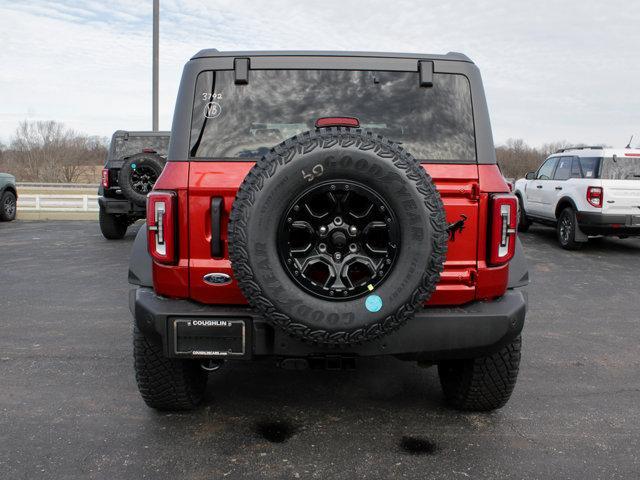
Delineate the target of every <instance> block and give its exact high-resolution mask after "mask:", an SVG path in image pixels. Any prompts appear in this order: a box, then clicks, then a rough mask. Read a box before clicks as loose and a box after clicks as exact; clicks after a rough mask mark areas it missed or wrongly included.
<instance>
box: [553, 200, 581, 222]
mask: <svg viewBox="0 0 640 480" xmlns="http://www.w3.org/2000/svg"><path fill="white" fill-rule="evenodd" d="M562 203H570V204H571V208H573V209H574V210H575V211H576V212H577V211H578V206H577V205H576V202H574V201H573V198H571V197H567V196H566V195H565V196H564V197H562V198H561V199H560V200H558V201H557V202H556V208H555V212H554V213H555V217H556V219H557V218H558V215H560V212H561V211H562V210H558V208H559V206H560V205H561V204H562Z"/></svg>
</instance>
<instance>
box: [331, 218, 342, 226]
mask: <svg viewBox="0 0 640 480" xmlns="http://www.w3.org/2000/svg"><path fill="white" fill-rule="evenodd" d="M333 223H335V224H336V225H342V218H341V217H336V218H334V219H333Z"/></svg>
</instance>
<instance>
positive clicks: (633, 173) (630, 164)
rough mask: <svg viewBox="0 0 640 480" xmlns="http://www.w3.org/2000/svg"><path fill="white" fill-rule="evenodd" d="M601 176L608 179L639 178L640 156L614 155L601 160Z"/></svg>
mask: <svg viewBox="0 0 640 480" xmlns="http://www.w3.org/2000/svg"><path fill="white" fill-rule="evenodd" d="M602 178H604V179H608V180H640V157H623V156H620V155H614V156H613V157H608V158H605V159H604V161H603V162H602Z"/></svg>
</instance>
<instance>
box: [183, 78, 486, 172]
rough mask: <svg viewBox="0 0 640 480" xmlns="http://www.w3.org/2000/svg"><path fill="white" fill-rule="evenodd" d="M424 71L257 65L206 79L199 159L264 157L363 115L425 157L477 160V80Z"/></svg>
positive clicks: (200, 101)
mask: <svg viewBox="0 0 640 480" xmlns="http://www.w3.org/2000/svg"><path fill="white" fill-rule="evenodd" d="M433 83H434V84H433V87H432V88H421V87H420V86H419V77H418V73H417V72H379V71H342V70H251V72H250V77H249V83H248V84H247V85H236V84H235V83H234V72H233V71H227V70H225V71H216V72H214V71H207V72H202V73H200V75H199V76H198V79H197V84H196V94H195V100H194V106H193V115H192V123H191V140H190V155H191V157H192V158H216V159H237V158H248V159H256V158H260V157H262V156H263V155H264V154H266V153H267V152H268V151H269V149H270V148H271V147H273V146H274V145H276V144H278V143H280V142H282V141H283V140H285V139H287V138H289V137H291V136H293V135H295V134H298V133H301V132H304V131H306V130H311V129H313V128H314V123H315V121H316V120H317V119H318V118H321V117H335V116H342V117H356V118H358V119H359V120H360V125H361V127H363V128H365V129H367V130H372V131H374V132H377V133H380V134H381V135H385V136H386V137H388V138H390V139H391V140H394V141H396V142H399V143H401V144H402V146H403V147H404V148H406V149H407V150H408V151H409V152H410V153H411V154H413V156H414V157H416V158H418V159H420V160H445V161H463V162H470V161H475V160H476V150H475V134H474V127H473V109H472V105H471V92H470V86H469V81H468V80H467V78H466V77H465V76H463V75H455V74H435V75H434V81H433Z"/></svg>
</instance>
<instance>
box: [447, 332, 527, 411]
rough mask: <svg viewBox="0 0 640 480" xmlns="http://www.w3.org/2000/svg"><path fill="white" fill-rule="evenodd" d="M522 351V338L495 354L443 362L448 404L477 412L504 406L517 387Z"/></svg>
mask: <svg viewBox="0 0 640 480" xmlns="http://www.w3.org/2000/svg"><path fill="white" fill-rule="evenodd" d="M521 348H522V339H521V337H520V336H518V337H516V338H515V339H514V340H513V342H511V343H509V344H508V345H506V346H504V347H503V348H502V349H501V350H499V351H497V352H495V353H493V354H491V355H487V356H484V357H477V358H471V359H465V360H447V361H444V362H441V363H440V364H439V365H438V374H439V376H440V384H441V385H442V390H443V392H444V396H445V398H446V401H447V403H448V404H449V405H450V406H452V407H453V408H456V409H458V410H467V411H475V412H487V411H490V410H495V409H497V408H500V407H503V406H504V405H505V404H506V403H507V401H509V398H511V394H512V393H513V389H514V387H515V386H516V380H517V378H518V370H519V368H520V350H521Z"/></svg>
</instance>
